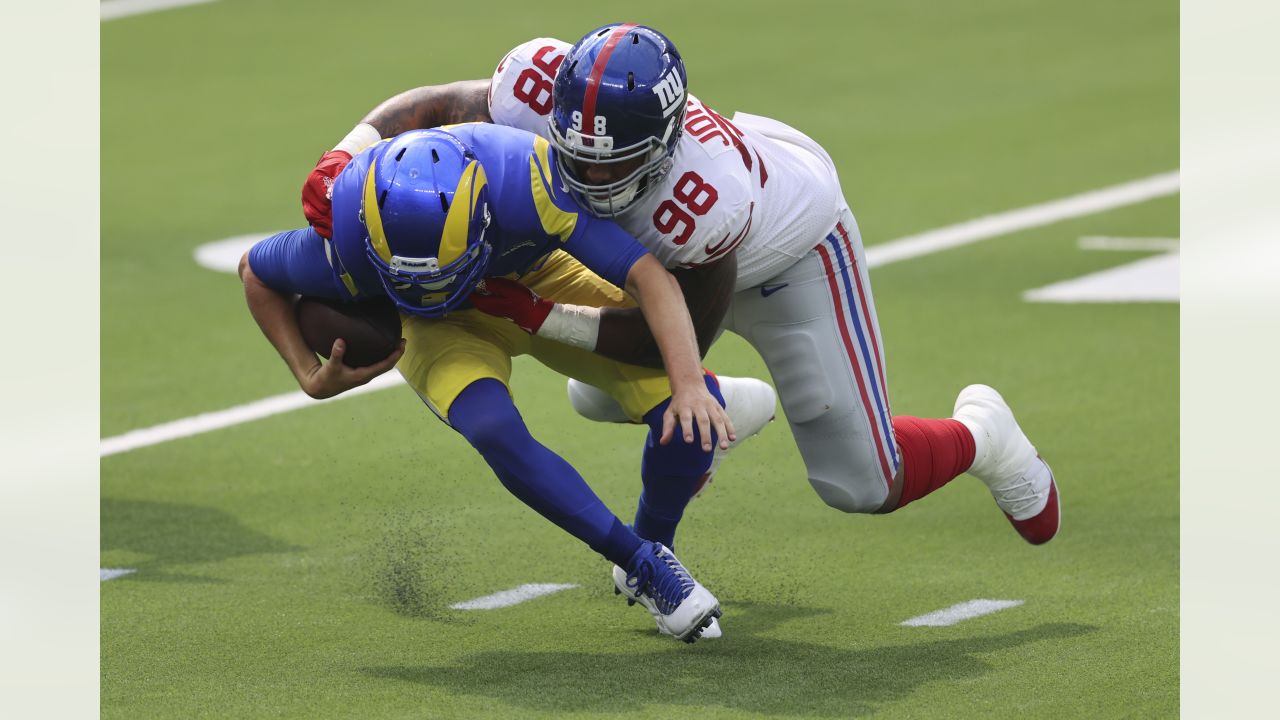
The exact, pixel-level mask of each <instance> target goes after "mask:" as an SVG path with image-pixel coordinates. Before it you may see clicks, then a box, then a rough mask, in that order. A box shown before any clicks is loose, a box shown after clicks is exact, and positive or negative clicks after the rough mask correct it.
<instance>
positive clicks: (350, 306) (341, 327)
mask: <svg viewBox="0 0 1280 720" xmlns="http://www.w3.org/2000/svg"><path fill="white" fill-rule="evenodd" d="M294 311H295V313H296V314H297V318H298V328H299V329H301V330H302V338H303V339H304V340H306V341H307V345H308V346H309V347H310V348H311V349H312V351H314V352H315V353H316V354H318V355H320V356H321V357H323V358H325V359H328V357H329V351H330V350H331V349H333V341H334V340H336V339H338V338H342V339H343V340H345V341H346V344H347V350H346V352H345V353H344V354H343V358H342V362H343V364H344V365H347V366H350V367H363V366H365V365H372V364H374V363H376V362H378V361H380V360H384V359H386V357H387V356H388V355H390V354H391V353H392V352H394V351H395V349H396V348H397V347H398V346H399V345H400V337H401V336H400V313H399V311H397V310H396V307H395V305H392V304H391V301H390V300H386V299H376V300H361V301H359V302H350V303H344V302H341V301H338V300H329V299H327V298H317V297H300V298H298V300H297V303H296V304H295V306H294Z"/></svg>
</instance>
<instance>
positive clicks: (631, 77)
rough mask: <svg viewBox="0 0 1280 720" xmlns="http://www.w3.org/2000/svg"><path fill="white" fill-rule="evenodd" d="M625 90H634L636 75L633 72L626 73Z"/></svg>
mask: <svg viewBox="0 0 1280 720" xmlns="http://www.w3.org/2000/svg"><path fill="white" fill-rule="evenodd" d="M627 89H628V90H635V89H636V74H635V73H633V72H629V73H627Z"/></svg>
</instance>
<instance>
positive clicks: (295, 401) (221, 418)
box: [99, 372, 404, 457]
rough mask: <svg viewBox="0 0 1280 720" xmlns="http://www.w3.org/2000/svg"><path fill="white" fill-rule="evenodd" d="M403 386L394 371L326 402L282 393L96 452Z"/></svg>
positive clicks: (114, 440)
mask: <svg viewBox="0 0 1280 720" xmlns="http://www.w3.org/2000/svg"><path fill="white" fill-rule="evenodd" d="M402 383H404V378H403V377H401V376H400V373H398V372H389V373H386V374H385V375H379V376H378V377H376V378H374V379H373V380H371V381H370V382H369V384H367V385H361V386H360V387H358V388H355V389H354V390H348V391H346V392H344V393H342V394H341V395H339V396H337V397H333V398H329V399H327V400H313V399H311V397H310V396H308V395H307V394H306V393H304V392H302V391H301V390H299V391H297V392H291V393H285V394H283V395H273V396H271V397H269V398H263V399H261V400H255V401H253V402H251V403H247V404H244V405H237V406H235V407H232V408H227V409H226V410H218V411H217V412H208V413H201V414H199V415H192V416H191V417H188V418H183V419H181V420H174V421H173V422H167V423H163V424H160V425H153V426H151V427H149V428H143V429H141V430H133V431H130V432H127V433H125V434H123V435H116V436H115V437H110V438H107V439H105V440H103V441H102V443H101V444H100V445H99V453H100V455H101V456H102V457H106V456H108V455H115V454H116V453H122V452H128V451H129V450H136V449H138V448H142V447H147V446H149V445H159V444H160V443H163V442H168V441H170V440H177V439H178V438H184V437H191V436H192V435H200V434H202V433H207V432H209V431H211V430H220V429H222V428H226V427H231V426H232V425H239V424H240V423H246V422H249V421H251V420H260V419H262V418H265V417H270V416H272V415H279V414H280V413H286V412H290V411H291V410H297V409H299V408H304V407H310V406H312V405H320V404H322V403H327V402H333V401H334V400H341V399H343V398H348V397H354V396H356V395H363V394H365V393H370V392H374V391H376V390H382V389H383V388H389V387H392V386H394V385H400V384H402Z"/></svg>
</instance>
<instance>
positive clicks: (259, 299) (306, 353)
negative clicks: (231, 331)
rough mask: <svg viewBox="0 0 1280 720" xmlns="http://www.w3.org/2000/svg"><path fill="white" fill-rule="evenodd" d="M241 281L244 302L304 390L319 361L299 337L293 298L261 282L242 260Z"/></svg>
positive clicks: (318, 365) (300, 336) (300, 333)
mask: <svg viewBox="0 0 1280 720" xmlns="http://www.w3.org/2000/svg"><path fill="white" fill-rule="evenodd" d="M240 280H241V281H242V282H243V283H244V298H245V302H246V303H248V305H249V313H250V314H251V315H253V319H254V322H256V323H258V327H259V328H260V329H261V330H262V334H263V335H265V336H266V338H267V340H268V341H269V342H270V343H271V345H272V346H273V347H275V349H276V352H278V353H280V358H281V359H283V360H284V362H285V364H286V365H288V366H289V371H290V372H292V373H293V376H294V378H295V379H296V380H297V381H298V385H299V387H302V388H304V389H305V388H306V382H305V380H306V377H307V376H308V375H309V374H312V373H314V372H315V370H316V369H317V368H318V367H320V361H319V359H317V358H316V354H315V353H314V352H312V351H311V348H309V347H308V346H307V343H306V341H305V340H303V339H302V331H301V330H299V329H298V321H297V318H296V317H295V316H294V314H293V301H292V298H291V297H290V296H288V295H286V294H284V293H281V292H279V291H276V290H274V289H272V288H271V287H269V286H267V285H266V284H265V283H263V282H262V280H260V279H259V278H258V276H257V275H255V274H254V273H253V270H252V269H251V268H250V267H249V265H248V263H247V262H244V261H241V264H240Z"/></svg>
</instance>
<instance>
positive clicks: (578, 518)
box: [449, 379, 644, 564]
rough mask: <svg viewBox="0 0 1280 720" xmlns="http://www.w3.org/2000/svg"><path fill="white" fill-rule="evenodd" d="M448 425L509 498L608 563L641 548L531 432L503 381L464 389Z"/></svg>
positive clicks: (624, 559) (620, 560)
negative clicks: (520, 502)
mask: <svg viewBox="0 0 1280 720" xmlns="http://www.w3.org/2000/svg"><path fill="white" fill-rule="evenodd" d="M449 423H450V424H451V425H452V426H453V428H454V429H455V430H457V431H458V432H459V433H461V434H462V436H463V437H465V438H466V439H467V441H468V442H470V443H471V445H472V446H473V447H474V448H475V449H476V450H477V451H478V452H479V453H480V455H481V456H483V457H484V459H485V462H487V463H489V467H491V468H493V471H494V473H495V474H496V475H497V476H498V479H499V480H501V481H502V484H503V485H504V486H505V487H506V488H507V490H509V491H510V492H511V494H513V495H515V496H516V497H518V498H520V500H521V501H523V502H524V503H525V504H526V505H528V506H529V507H531V508H533V509H534V510H536V511H537V512H538V513H539V514H541V515H542V516H543V517H545V518H547V519H548V520H550V521H551V522H553V523H555V524H556V525H558V526H560V527H561V528H562V529H564V530H565V531H566V532H568V533H570V534H571V535H573V536H574V537H576V538H578V539H579V540H582V541H583V542H585V543H587V545H589V546H590V547H591V549H592V550H595V551H596V552H598V553H600V554H601V555H603V556H604V557H605V558H607V559H608V560H610V561H612V562H614V563H615V564H619V563H622V564H625V563H627V562H629V561H630V560H631V558H632V557H633V556H634V555H635V553H636V550H637V549H639V548H640V547H641V545H643V544H644V543H643V541H642V540H641V539H640V538H639V537H638V536H637V535H636V534H635V533H634V532H632V530H631V529H630V528H628V527H627V526H626V525H624V524H623V523H622V522H621V521H620V520H619V519H618V518H617V517H616V516H615V515H614V514H613V513H612V512H610V511H609V508H607V507H606V506H605V504H604V503H603V502H602V501H601V500H600V498H599V497H597V496H596V494H595V493H594V492H593V491H592V490H591V488H590V486H588V485H587V483H586V481H585V480H583V479H582V476H581V475H579V474H578V472H577V471H576V470H574V469H573V467H572V466H571V465H569V463H567V462H565V460H564V459H563V458H561V457H560V456H559V455H556V454H555V453H554V452H552V451H551V450H549V449H547V447H546V446H544V445H542V444H541V443H539V442H538V441H537V440H535V439H534V438H533V436H531V435H530V434H529V430H528V428H527V427H526V426H525V424H524V420H523V419H522V418H521V417H520V413H519V412H518V411H517V410H516V407H515V404H514V403H513V402H512V401H511V395H510V394H509V393H508V392H507V388H506V386H505V385H503V384H502V383H500V382H498V381H497V380H492V379H484V380H478V381H476V382H474V383H472V384H470V385H468V386H467V387H466V389H464V390H463V391H462V393H461V394H459V395H458V397H457V399H456V400H454V402H453V404H452V405H451V406H450V408H449Z"/></svg>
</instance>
